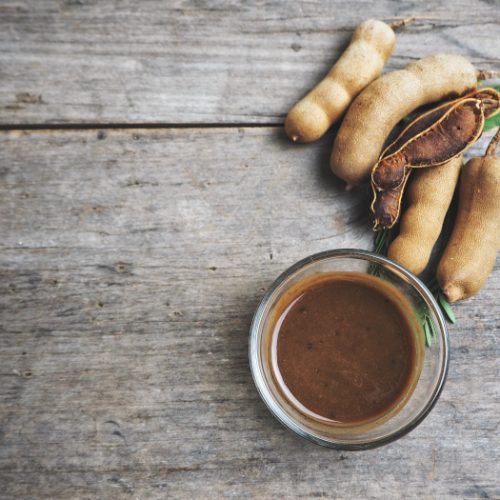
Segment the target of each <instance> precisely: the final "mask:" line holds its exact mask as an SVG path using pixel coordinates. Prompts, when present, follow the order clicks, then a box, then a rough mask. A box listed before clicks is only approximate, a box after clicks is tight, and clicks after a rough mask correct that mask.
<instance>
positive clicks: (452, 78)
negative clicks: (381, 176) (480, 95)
mask: <svg viewBox="0 0 500 500" xmlns="http://www.w3.org/2000/svg"><path fill="white" fill-rule="evenodd" d="M476 83H477V80H476V70H475V69H474V67H473V66H472V64H471V63H470V62H469V61H467V59H465V58H463V57H461V56H458V55H451V54H437V55H434V56H430V57H426V58H424V59H420V60H419V61H417V62H415V63H411V64H409V65H408V66H406V68H404V69H402V70H398V71H393V72H391V73H387V74H386V75H383V76H382V77H380V78H378V79H377V80H375V81H374V82H373V83H371V84H370V85H368V87H366V89H364V90H363V91H362V92H361V93H360V94H359V95H358V96H357V97H356V99H354V101H353V102H352V104H351V106H350V107H349V109H348V111H347V113H346V115H345V117H344V120H343V121H342V125H341V126H340V129H339V131H338V133H337V136H336V138H335V142H334V146H333V151H332V155H331V159H330V165H331V168H332V171H333V173H334V174H336V175H337V176H338V177H340V178H342V179H344V180H345V181H346V182H347V183H348V184H350V185H356V184H359V183H361V182H363V181H364V180H365V179H367V178H368V177H369V176H370V172H371V169H372V167H373V165H375V163H376V162H377V160H378V158H379V156H380V153H381V151H382V148H383V145H384V142H385V140H386V138H387V137H388V135H389V133H390V132H391V130H392V129H393V128H394V126H395V125H396V124H397V123H398V122H399V121H401V120H402V119H403V118H404V117H405V116H407V115H408V114H409V113H410V112H412V111H413V110H415V109H417V108H418V107H420V106H422V105H424V104H428V103H431V102H437V101H441V100H443V99H446V98H449V97H451V96H456V97H458V96H461V95H463V94H464V93H466V92H469V91H471V90H472V89H475V87H476Z"/></svg>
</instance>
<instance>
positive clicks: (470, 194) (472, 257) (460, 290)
mask: <svg viewBox="0 0 500 500" xmlns="http://www.w3.org/2000/svg"><path fill="white" fill-rule="evenodd" d="M499 141H500V129H499V130H498V131H497V133H496V135H495V137H494V138H493V139H492V141H491V143H490V145H489V146H488V149H487V150H486V154H485V156H483V157H482V158H481V157H480V158H472V159H471V160H469V161H468V162H467V164H466V165H465V166H464V167H463V169H462V174H461V177H460V188H459V199H458V212H457V218H456V220H455V225H454V227H453V232H452V234H451V237H450V240H449V241H448V244H447V245H446V248H445V250H444V252H443V255H442V257H441V260H440V261H439V265H438V268H437V279H438V282H439V285H440V286H441V289H442V290H443V292H444V294H445V295H446V297H447V299H448V300H449V301H450V302H456V301H457V300H463V299H467V298H469V297H472V296H473V295H475V294H476V293H477V292H478V291H479V290H480V289H481V288H482V286H483V285H484V283H485V282H486V279H487V278H488V276H489V274H490V273H491V270H492V269H493V266H494V265H495V259H496V255H497V253H498V251H499V250H500V203H499V202H498V200H499V199H500V158H498V157H497V156H496V148H497V144H498V142H499Z"/></svg>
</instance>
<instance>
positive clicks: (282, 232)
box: [0, 0, 500, 499]
mask: <svg viewBox="0 0 500 500" xmlns="http://www.w3.org/2000/svg"><path fill="white" fill-rule="evenodd" d="M167 3H168V6H167ZM408 14H417V15H418V14H420V15H421V16H422V19H421V20H420V21H418V20H417V22H416V24H415V25H414V26H413V27H410V28H408V31H405V32H403V33H401V34H400V35H399V41H398V44H399V45H398V49H397V51H396V57H395V58H394V59H393V60H392V61H391V63H390V66H391V67H399V66H400V65H402V64H404V63H406V62H407V60H409V59H413V58H416V57H418V56H420V55H424V54H428V53H431V52H434V51H437V50H442V49H450V50H454V51H456V52H461V53H464V54H466V55H468V56H469V57H471V59H472V60H474V61H475V62H476V63H477V65H478V66H481V67H485V68H488V67H489V68H495V67H498V59H497V57H498V53H499V51H498V48H499V45H498V44H499V40H498V37H496V38H495V37H494V36H493V34H494V32H495V30H496V33H498V21H499V17H500V14H499V9H498V3H497V2H494V1H493V2H479V1H475V0H473V1H471V2H467V3H465V2H462V1H458V0H455V1H453V2H448V3H447V4H446V5H443V6H441V5H440V3H438V2H434V1H431V2H425V3H423V2H412V3H411V4H410V3H409V4H406V5H401V4H399V3H396V2H389V1H381V2H377V3H375V2H373V3H372V2H366V3H365V2H359V3H357V4H354V3H341V2H336V1H332V2H329V3H328V2H293V3H292V2H287V3H285V2H283V3H279V2H269V3H266V2H259V3H257V4H254V5H253V6H252V7H250V6H248V5H247V3H246V2H245V3H243V2H224V1H220V2H204V1H199V2H195V1H193V2H180V1H179V2H154V1H147V2H140V3H139V2H96V1H89V2H86V1H83V0H80V1H75V0H73V1H66V2H63V1H57V2H56V1H46V0H44V1H38V2H35V1H31V2H25V1H20V0H17V1H5V2H2V3H1V5H0V26H1V27H2V29H1V30H0V47H1V48H2V50H1V51H0V78H1V83H2V85H1V86H0V108H1V110H2V111H1V113H0V121H1V123H3V124H4V130H3V131H2V132H0V158H1V160H0V231H1V233H0V234H1V239H0V276H1V279H0V498H2V499H3V498H6V499H10V498H51V499H52V498H103V499H104V498H134V499H136V498H137V499H150V498H221V497H222V498H225V497H228V498H314V497H327V498H342V499H344V498H363V499H366V498H383V499H391V498H419V499H420V498H436V499H443V498H450V499H451V498H499V497H500V482H499V479H498V478H499V477H500V466H499V452H498V450H499V449H500V438H499V423H500V418H499V398H500V389H499V385H498V379H499V375H500V372H499V366H498V355H499V348H498V342H497V339H498V335H499V330H500V325H499V322H498V318H499V316H498V305H497V304H498V300H499V299H500V266H499V265H498V264H497V266H496V267H495V270H494V272H493V274H492V276H491V277H490V279H489V281H488V283H487V285H486V287H485V288H484V289H483V291H482V292H481V294H480V295H479V296H478V297H477V298H475V299H472V300H470V301H467V302H465V303H463V304H460V305H459V306H457V307H456V313H457V316H458V319H459V320H458V324H457V325H455V326H452V327H451V328H450V334H451V345H452V350H451V366H450V374H449V378H448V382H447V384H446V387H445V389H444V392H443V395H442V397H441V399H440V401H439V402H438V404H437V406H436V407H435V408H434V410H433V411H432V413H431V414H430V415H429V417H428V418H427V419H426V420H425V421H424V422H423V423H422V424H421V426H419V427H418V428H417V429H415V430H414V431H413V432H412V433H410V434H409V435H408V436H406V437H405V438H403V439H401V440H400V441H398V442H396V443H393V444H391V445H389V446H386V447H383V448H379V449H376V450H373V451H369V452H356V453H348V452H338V451H334V450H328V449H323V448H320V447H318V446H316V445H313V444H311V443H309V442H306V441H304V440H302V439H300V438H298V437H296V436H294V435H293V434H292V433H290V432H288V431H286V430H285V429H283V428H281V427H280V425H279V424H278V423H277V422H276V421H275V420H274V419H273V417H272V416H271V415H270V414H269V412H268V411H267V410H266V408H265V406H264V404H263V403H262V402H261V401H260V399H259V397H258V395H257V393H256V390H255V389H254V387H253V384H252V381H251V376H250V373H249V368H248V362H247V339H248V328H249V325H250V321H251V317H252V314H253V311H254V309H255V307H256V306H257V304H258V302H259V300H260V297H261V295H262V293H263V291H264V289H265V288H266V287H267V286H268V285H269V284H270V283H271V282H272V280H273V279H274V278H275V277H276V276H277V275H278V274H279V273H280V272H282V271H283V270H284V269H285V268H286V267H287V266H289V265H290V264H292V263H293V262H295V261H296V260H298V259H299V258H301V257H304V256H305V255H307V254H310V253H313V252H317V251H320V250H325V249H330V248H337V247H359V248H370V247H371V232H370V229H369V221H368V218H367V216H366V207H367V204H368V199H369V198H368V192H367V191H364V190H360V191H358V192H355V193H349V194H348V193H345V192H343V191H342V186H341V184H340V183H338V182H337V181H336V180H334V179H333V178H332V177H331V175H330V174H329V172H328V167H327V159H328V156H329V153H330V147H331V142H332V134H329V135H328V137H326V138H325V139H323V140H322V141H320V142H319V143H317V144H314V145H311V146H307V147H304V146H298V147H297V146H293V145H291V144H290V143H289V142H288V141H287V140H286V138H285V137H284V135H283V133H282V131H281V128H280V127H277V126H272V124H275V123H279V122H280V121H281V120H282V117H283V115H284V113H285V112H286V109H287V106H288V104H290V103H291V102H292V101H294V100H295V99H296V98H297V97H298V95H299V94H300V93H301V92H302V91H303V90H304V89H305V88H306V87H307V85H309V84H310V83H311V82H312V81H313V80H314V79H316V78H317V77H318V76H319V75H321V74H322V73H324V72H325V71H326V69H327V68H328V65H329V64H330V63H331V61H332V60H333V59H334V58H335V57H336V55H338V51H339V50H340V48H341V47H342V46H343V45H344V44H345V43H346V41H347V39H348V37H349V34H350V31H351V29H352V27H353V26H354V25H355V24H356V23H357V22H358V21H360V20H361V19H362V18H364V17H368V16H378V17H381V18H387V19H394V18H397V17H403V16H406V15H408ZM450 14H451V16H452V17H450ZM294 44H295V45H294ZM495 44H496V45H495ZM38 96H40V97H38ZM157 122H161V123H172V124H173V125H172V126H169V127H161V128H158V129H147V128H145V127H143V126H142V128H141V126H138V128H134V129H132V128H125V125H126V124H134V123H137V124H151V123H157ZM192 122H199V123H200V124H201V125H203V126H199V127H194V126H186V125H184V126H182V127H180V126H176V125H175V124H189V123H192ZM239 122H241V123H246V124H247V125H250V124H251V123H254V124H256V125H258V126H253V127H251V126H238V125H236V124H237V123H239ZM69 123H71V124H74V125H75V127H74V128H65V127H64V124H69ZM84 123H87V124H89V123H95V124H106V123H107V124H116V125H122V126H121V127H118V126H116V127H115V128H103V127H99V126H96V127H95V128H89V129H84V128H82V127H80V128H78V124H84ZM224 123H226V124H232V125H230V126H224V125H223V124H224ZM44 124H45V125H44ZM47 124H49V125H47ZM50 124H56V125H55V126H52V125H50ZM217 124H219V125H217ZM59 125H60V126H59ZM269 125H271V126H269ZM32 126H38V127H42V128H41V129H40V130H28V129H29V128H30V127H32ZM483 146H484V140H483V143H482V144H480V145H478V146H477V148H476V149H475V151H476V152H478V151H480V150H481V148H482V147H483Z"/></svg>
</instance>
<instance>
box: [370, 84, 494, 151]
mask: <svg viewBox="0 0 500 500" xmlns="http://www.w3.org/2000/svg"><path fill="white" fill-rule="evenodd" d="M466 98H474V99H479V100H480V101H481V102H482V103H483V109H484V118H485V119H486V118H490V117H492V116H494V115H496V114H497V113H498V112H499V111H500V94H499V93H498V92H497V91H496V89H494V88H490V87H485V88H482V89H478V90H474V91H473V92H470V93H469V94H466V95H464V96H463V97H460V98H458V99H454V100H452V101H446V102H443V103H442V104H440V105H439V106H437V107H435V108H432V109H430V110H428V111H426V112H424V113H422V114H420V115H419V116H417V117H415V119H414V120H412V121H411V122H410V123H409V124H408V125H407V126H406V127H405V128H404V129H403V130H402V131H401V132H400V133H399V135H398V136H397V137H396V139H394V141H393V142H392V143H391V144H389V146H387V147H386V148H385V150H384V151H383V152H382V154H381V155H380V158H383V157H385V156H389V155H391V154H392V153H394V152H395V151H397V150H398V149H400V148H401V147H402V146H403V145H404V144H405V143H406V142H408V141H409V140H410V139H411V138H412V137H414V136H416V135H417V134H420V133H421V132H423V131H424V130H425V129H427V128H428V127H430V126H431V125H432V124H433V123H435V122H437V121H438V120H439V119H440V118H441V117H442V116H443V115H444V114H445V113H446V112H447V111H448V110H449V109H450V108H452V107H453V106H454V105H455V104H457V103H458V102H459V101H461V100H462V99H466ZM380 158H379V160H380Z"/></svg>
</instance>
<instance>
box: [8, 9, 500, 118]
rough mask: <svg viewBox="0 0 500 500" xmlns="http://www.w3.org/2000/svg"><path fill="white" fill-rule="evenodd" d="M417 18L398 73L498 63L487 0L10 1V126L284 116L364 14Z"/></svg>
mask: <svg viewBox="0 0 500 500" xmlns="http://www.w3.org/2000/svg"><path fill="white" fill-rule="evenodd" d="M408 15H415V16H417V21H416V22H415V23H414V24H413V25H411V26H409V27H408V28H406V29H405V30H404V31H403V32H401V33H400V34H399V36H398V44H397V48H396V50H395V53H394V55H393V57H392V58H391V60H390V62H389V64H388V68H389V69H391V68H396V67H401V66H403V65H404V64H406V63H407V62H409V61H410V60H413V59H415V58H419V57H422V56H425V55H428V54H431V53H434V52H438V51H441V52H442V51H451V52H458V53H461V54H463V55H465V56H468V57H470V58H471V60H472V61H473V62H474V63H475V64H477V65H478V66H479V67H482V68H496V69H498V67H499V56H498V54H499V53H500V38H499V37H498V36H497V34H498V23H499V22H500V10H499V9H498V4H497V3H496V2H491V1H481V0H470V1H465V0H454V1H453V2H440V1H438V0H430V1H429V0H426V1H424V0H418V1H414V2H410V3H394V2H392V1H390V0H380V1H377V2H359V3H356V4H354V3H352V2H344V1H341V0H330V1H328V2H318V1H312V2H283V1H276V0H273V1H270V2H244V1H218V2H209V1H198V0H191V1H184V0H176V1H169V2H162V1H159V0H144V1H141V2H140V3H138V2H137V1H134V0H124V1H120V2H97V1H95V0H89V1H87V0H78V1H75V0H66V1H63V0H6V1H3V2H2V4H1V5H0V79H1V85H0V110H1V113H0V123H2V124H32V123H37V124H47V123H72V122H74V123H81V122H87V123H141V122H156V123H265V124H268V123H279V122H281V121H282V120H283V117H284V115H285V113H286V111H287V110H288V109H289V107H290V106H291V105H292V104H293V103H294V102H295V101H296V100H297V99H298V98H299V97H300V96H301V95H303V94H304V92H306V91H307V90H308V89H309V88H310V87H311V86H312V85H313V84H314V83H315V82H317V81H318V80H319V79H320V78H321V77H322V76H323V75H324V74H325V73H326V71H327V70H328V69H329V67H330V66H331V64H332V63H333V61H335V60H336V58H337V57H338V56H339V54H340V53H341V51H342V50H343V48H344V47H345V45H346V43H347V42H348V40H349V37H350V35H351V33H352V31H353V29H354V27H355V26H356V24H358V23H359V22H360V21H361V20H363V19H365V18H368V17H377V18H381V19H385V20H393V19H395V18H403V17H406V16H408Z"/></svg>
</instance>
